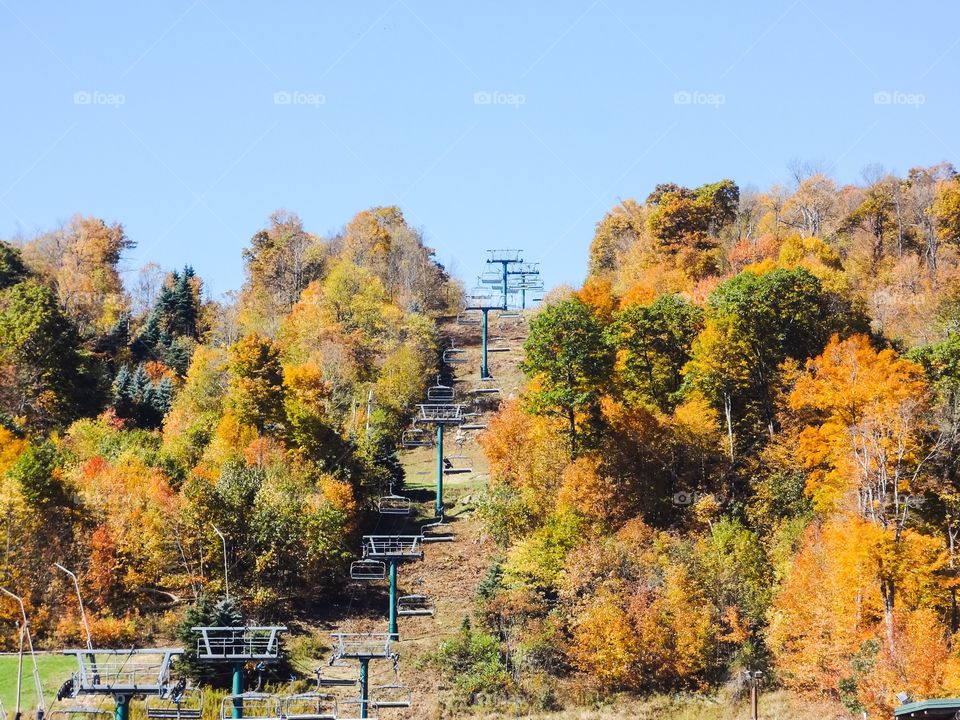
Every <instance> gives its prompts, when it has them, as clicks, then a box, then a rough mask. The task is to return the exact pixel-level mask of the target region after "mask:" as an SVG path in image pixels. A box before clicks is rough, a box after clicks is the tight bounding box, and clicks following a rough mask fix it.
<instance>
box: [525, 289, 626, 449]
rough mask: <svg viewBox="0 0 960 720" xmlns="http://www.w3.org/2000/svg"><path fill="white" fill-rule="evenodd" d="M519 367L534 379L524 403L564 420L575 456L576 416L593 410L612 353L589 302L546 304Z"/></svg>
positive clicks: (597, 401)
mask: <svg viewBox="0 0 960 720" xmlns="http://www.w3.org/2000/svg"><path fill="white" fill-rule="evenodd" d="M524 350H525V353H526V358H525V359H524V361H523V364H522V366H521V367H522V368H523V371H524V372H525V373H526V374H527V375H528V376H529V377H530V378H531V379H532V380H533V384H532V388H531V389H530V391H529V392H528V395H527V401H528V404H529V407H530V409H531V410H532V411H533V412H535V413H538V414H545V415H559V416H561V417H563V418H565V419H566V421H567V426H568V432H569V435H570V454H571V457H572V456H575V455H576V454H577V449H578V425H577V414H578V413H587V414H588V415H589V414H595V412H596V410H597V407H598V404H599V399H600V395H601V384H602V383H603V382H605V381H608V380H609V376H610V371H611V369H612V366H613V353H612V352H611V350H610V347H609V346H608V345H607V344H606V343H605V342H604V339H603V327H602V326H601V324H600V323H599V321H598V320H597V319H596V316H595V315H594V313H593V311H592V310H591V308H590V306H589V305H587V304H586V303H584V302H583V301H581V300H580V299H578V298H575V297H574V298H570V299H568V300H564V301H563V302H559V303H556V304H554V305H550V306H549V307H547V308H546V309H544V310H543V311H542V312H540V313H539V314H538V315H537V316H536V317H535V318H534V319H533V321H532V322H531V323H530V335H529V337H528V339H527V342H526V345H525V346H524Z"/></svg>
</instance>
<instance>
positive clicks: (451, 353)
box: [443, 349, 470, 365]
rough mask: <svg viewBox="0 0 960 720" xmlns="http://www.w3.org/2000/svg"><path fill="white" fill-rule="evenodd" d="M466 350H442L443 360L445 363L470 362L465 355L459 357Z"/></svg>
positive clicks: (459, 363) (460, 363)
mask: <svg viewBox="0 0 960 720" xmlns="http://www.w3.org/2000/svg"><path fill="white" fill-rule="evenodd" d="M463 352H466V351H465V350H459V349H457V350H453V349H450V350H444V351H443V362H444V363H445V364H447V365H463V364H465V363H468V362H470V361H469V360H468V359H467V358H465V357H460V354H461V353H463Z"/></svg>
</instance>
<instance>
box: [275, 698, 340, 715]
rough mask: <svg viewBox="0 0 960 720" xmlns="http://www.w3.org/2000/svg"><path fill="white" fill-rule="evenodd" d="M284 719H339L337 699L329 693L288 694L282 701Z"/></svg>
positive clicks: (281, 707)
mask: <svg viewBox="0 0 960 720" xmlns="http://www.w3.org/2000/svg"><path fill="white" fill-rule="evenodd" d="M280 711H281V716H282V717H283V718H284V720H337V699H336V698H335V697H334V696H333V695H330V694H328V693H319V692H307V693H299V694H297V695H288V696H286V697H284V698H282V699H281V701H280Z"/></svg>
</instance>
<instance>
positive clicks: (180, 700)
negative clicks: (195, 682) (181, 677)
mask: <svg viewBox="0 0 960 720" xmlns="http://www.w3.org/2000/svg"><path fill="white" fill-rule="evenodd" d="M146 714H147V717H148V718H151V720H196V719H197V718H200V717H202V716H203V695H202V694H201V693H200V692H199V691H197V690H193V689H186V690H184V691H182V692H181V693H180V694H179V695H177V696H176V697H171V695H170V694H169V693H167V694H164V695H148V696H147V700H146Z"/></svg>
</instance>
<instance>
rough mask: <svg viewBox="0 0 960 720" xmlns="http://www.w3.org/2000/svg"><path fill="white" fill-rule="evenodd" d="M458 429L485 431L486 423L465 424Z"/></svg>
mask: <svg viewBox="0 0 960 720" xmlns="http://www.w3.org/2000/svg"><path fill="white" fill-rule="evenodd" d="M460 429H461V430H486V429H487V424H486V423H465V424H464V425H461V426H460Z"/></svg>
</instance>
